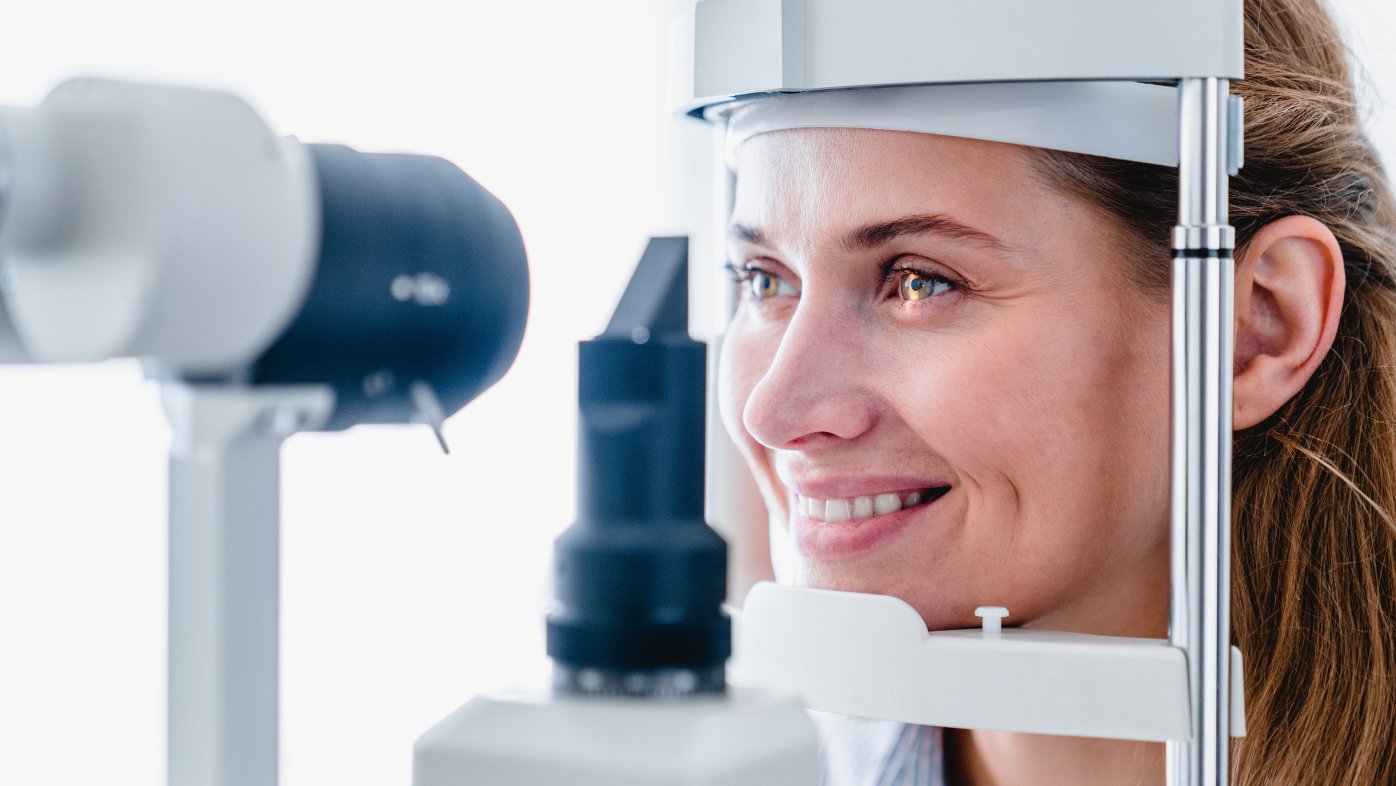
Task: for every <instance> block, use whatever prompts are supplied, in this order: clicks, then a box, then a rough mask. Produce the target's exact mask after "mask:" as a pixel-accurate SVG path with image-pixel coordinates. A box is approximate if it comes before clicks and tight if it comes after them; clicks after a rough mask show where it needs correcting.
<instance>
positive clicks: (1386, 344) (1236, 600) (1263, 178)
mask: <svg viewBox="0 0 1396 786" xmlns="http://www.w3.org/2000/svg"><path fill="white" fill-rule="evenodd" d="M1245 37H1246V79H1245V80H1244V81H1241V82H1238V83H1236V84H1234V85H1233V86H1232V90H1233V92H1234V93H1236V94H1238V95H1241V96H1243V97H1244V98H1245V102H1246V119H1245V146H1246V151H1245V152H1246V163H1245V167H1244V168H1243V169H1242V171H1241V174H1240V176H1239V177H1236V178H1233V179H1232V194H1231V216H1232V222H1233V223H1234V224H1235V226H1236V229H1237V244H1238V253H1237V256H1238V257H1240V256H1241V255H1242V254H1243V253H1244V249H1245V246H1246V244H1247V243H1248V242H1249V241H1250V239H1251V238H1253V237H1254V236H1255V233H1256V231H1257V230H1259V229H1260V228H1261V227H1262V226H1264V225H1265V224H1267V223H1268V222H1270V221H1273V220H1275V219H1277V218H1280V217H1283V216H1287V215H1296V214H1297V215H1307V216H1312V217H1314V218H1316V219H1318V220H1320V221H1322V222H1323V223H1324V224H1326V225H1327V226H1328V227H1329V228H1330V229H1331V230H1332V231H1333V234H1334V235H1335V236H1336V237H1337V239H1338V243H1339V246H1340V247H1341V249H1342V252H1343V264H1344V267H1345V273H1346V276H1347V295H1346V302H1345V304H1344V308H1343V312H1342V315H1341V319H1340V323H1339V327H1338V335H1337V339H1336V340H1335V342H1334V344H1333V349H1332V352H1331V353H1330V354H1329V356H1328V357H1327V358H1326V359H1325V360H1324V361H1323V363H1322V364H1321V365H1320V366H1319V368H1318V371H1317V372H1316V373H1315V374H1314V376H1313V378H1312V379H1311V380H1310V381H1309V383H1308V384H1307V385H1306V386H1305V388H1304V389H1303V390H1302V391H1301V392H1300V393H1299V395H1297V396H1295V398H1294V399H1292V400H1291V401H1289V402H1288V403H1287V404H1286V405H1285V406H1283V407H1281V408H1280V410H1279V411H1278V412H1276V413H1275V414H1274V416H1272V417H1271V418H1269V419H1268V420H1266V421H1265V422H1263V423H1260V424H1259V425H1256V426H1254V427H1252V428H1249V429H1246V430H1244V431H1241V432H1238V433H1237V434H1236V440H1235V449H1234V450H1235V452H1234V459H1233V461H1234V466H1233V482H1234V486H1233V503H1232V588H1231V596H1232V633H1233V637H1234V640H1235V642H1236V644H1237V645H1238V646H1239V647H1240V648H1241V651H1242V652H1243V653H1244V655H1245V659H1246V669H1245V676H1246V686H1245V688H1246V690H1245V695H1246V720H1247V726H1248V735H1247V736H1246V737H1245V738H1244V739H1241V740H1237V741H1235V742H1234V743H1233V746H1232V749H1233V753H1234V755H1233V758H1232V761H1233V773H1234V774H1233V782H1234V783H1236V784H1240V785H1243V786H1251V785H1253V784H1301V783H1302V784H1363V786H1367V785H1369V784H1396V519H1394V518H1393V511H1396V211H1393V203H1392V198H1391V194H1390V191H1389V188H1388V184H1387V181H1386V176H1385V173H1384V172H1383V170H1382V167H1381V164H1380V162H1379V160H1378V157H1377V154H1376V152H1375V150H1374V149H1373V148H1372V145H1371V143H1370V142H1369V141H1368V140H1367V138H1366V137H1365V136H1364V135H1363V133H1362V130H1361V126H1360V121H1359V115H1358V110H1357V106H1356V101H1355V99H1354V95H1353V86H1352V77H1351V71H1350V68H1349V63H1348V55H1347V51H1346V49H1345V48H1344V46H1343V43H1342V40H1341V37H1340V36H1339V34H1338V30H1337V27H1336V26H1335V25H1334V23H1333V20H1332V19H1331V17H1330V15H1329V13H1328V10H1327V8H1326V6H1325V5H1324V2H1323V0H1246V4H1245ZM1033 155H1034V156H1035V157H1036V163H1037V164H1038V166H1039V169H1040V170H1041V171H1042V172H1043V173H1044V174H1045V176H1046V178H1047V180H1048V181H1049V182H1051V183H1052V184H1053V185H1055V186H1057V187H1058V188H1061V189H1063V190H1064V191H1066V192H1067V193H1070V194H1072V195H1074V196H1076V197H1078V198H1081V199H1083V200H1085V201H1086V202H1088V203H1090V204H1093V205H1095V206H1097V207H1098V208H1101V209H1103V210H1104V211H1106V212H1107V213H1109V214H1110V215H1113V216H1114V217H1116V218H1117V219H1119V220H1121V221H1122V222H1123V223H1124V226H1125V227H1126V228H1127V229H1128V232H1127V233H1126V234H1127V235H1128V237H1127V238H1126V244H1127V248H1126V251H1127V252H1128V253H1130V254H1131V255H1132V256H1133V258H1134V259H1137V260H1140V264H1137V265H1135V266H1134V267H1133V268H1132V270H1131V273H1132V276H1133V277H1134V279H1135V280H1136V281H1137V282H1138V283H1139V284H1140V285H1141V286H1142V287H1144V288H1145V289H1147V290H1149V291H1152V292H1157V293H1159V294H1160V296H1163V297H1166V296H1167V295H1166V293H1167V292H1168V287H1169V272H1168V271H1169V264H1168V252H1167V248H1168V233H1169V229H1170V227H1171V225H1172V223H1173V220H1174V217H1175V215H1176V200H1177V173H1176V170H1172V169H1165V168H1161V167H1154V166H1148V165H1142V164H1132V163H1127V162H1119V161H1110V160H1106V159H1100V158H1094V157H1090V156H1081V155H1074V154H1067V153H1058V152H1051V151H1034V153H1033Z"/></svg>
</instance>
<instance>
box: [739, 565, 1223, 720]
mask: <svg viewBox="0 0 1396 786" xmlns="http://www.w3.org/2000/svg"><path fill="white" fill-rule="evenodd" d="M736 620H737V629H736V630H737V638H736V647H737V652H736V658H735V660H734V662H733V669H732V680H733V682H734V683H737V684H741V685H747V686H752V687H760V688H763V689H766V690H772V691H782V692H791V693H795V694H798V695H800V696H801V697H802V698H803V700H804V702H805V704H806V706H808V707H809V708H810V709H817V710H824V711H828V712H837V713H841V714H845V715H859V716H864V717H871V718H884V719H887V720H897V721H903V722H906V723H919V724H925V725H930V726H950V727H954V728H969V729H1000V730H1004V731H1021V732H1035V733H1040V734H1065V735H1071V736H1079V737H1107V738H1113V739H1132V740H1152V741H1156V742H1163V741H1167V740H1186V739H1188V738H1189V737H1190V736H1191V732H1190V729H1189V721H1188V695H1189V692H1188V673H1187V662H1186V657H1185V655H1184V653H1183V651H1182V650H1180V649H1178V648H1175V647H1172V646H1170V645H1169V644H1168V642H1167V641H1165V640H1162V639H1132V638H1118V637H1111V636H1090V635H1085V634H1079V633H1061V632H1056V631H1035V630H1021V629H1013V628H1006V629H1004V630H1003V631H1002V632H1001V633H995V632H992V631H987V632H986V631H983V630H955V631H936V632H927V631H926V626H925V623H924V622H923V621H922V620H921V616H920V615H919V614H917V613H916V610H915V609H913V608H912V607H911V606H909V605H907V604H906V603H905V602H903V601H901V600H898V599H897V598H892V597H887V596H884V595H864V594H858V593H851V592H832V591H828V590H817V589H805V588H796V587H784V586H780V585H777V584H772V583H769V582H766V583H761V584H758V585H756V587H754V588H753V589H752V591H751V593H750V594H749V595H748V596H747V600H746V604H745V605H744V607H743V608H742V611H741V614H740V616H738V617H737V618H736ZM1232 663H1233V669H1234V670H1235V671H1234V673H1233V684H1234V685H1236V686H1237V687H1236V690H1235V691H1234V692H1233V695H1232V697H1231V700H1232V719H1233V720H1232V733H1233V734H1234V735H1238V736H1239V735H1240V734H1244V730H1245V719H1244V716H1243V712H1242V707H1241V694H1240V684H1241V674H1240V656H1239V653H1234V654H1233V661H1232Z"/></svg>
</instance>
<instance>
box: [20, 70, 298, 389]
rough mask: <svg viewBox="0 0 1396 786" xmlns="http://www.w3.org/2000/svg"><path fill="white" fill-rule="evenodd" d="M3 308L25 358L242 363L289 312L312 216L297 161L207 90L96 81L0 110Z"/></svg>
mask: <svg viewBox="0 0 1396 786" xmlns="http://www.w3.org/2000/svg"><path fill="white" fill-rule="evenodd" d="M0 156H3V158H4V160H5V162H6V164H7V165H6V166H5V167H4V168H5V169H7V170H8V172H9V175H10V187H9V190H8V194H7V203H6V205H5V209H4V210H3V211H2V212H0V257H4V258H6V263H7V267H8V269H7V271H6V274H7V276H8V278H9V285H8V287H7V291H6V293H5V298H6V301H7V302H6V310H7V311H8V316H9V318H10V320H11V322H12V323H13V327H14V330H15V333H16V334H17V335H18V336H19V338H20V342H21V343H22V344H23V345H24V348H25V349H26V350H27V352H28V354H29V355H30V356H31V357H32V358H33V359H34V360H37V361H59V362H84V361H98V360H104V359H107V358H114V357H138V358H144V359H147V360H150V361H153V362H154V363H156V364H157V365H159V366H161V367H163V368H166V369H169V370H171V371H179V372H182V373H184V374H187V375H196V376H197V375H212V374H218V373H223V372H227V371H231V370H235V369H238V368H240V367H241V366H243V365H245V364H246V363H247V362H249V361H251V360H253V359H254V358H255V357H256V356H257V355H258V354H259V353H260V352H261V351H262V350H264V349H265V348H266V347H267V346H268V345H269V344H270V343H271V342H272V341H273V340H274V339H275V337H276V336H277V335H279V334H280V332H281V331H282V330H283V329H284V328H285V326H286V325H287V324H288V323H289V321H290V319H291V318H292V317H293V316H294V314H295V313H296V311H297V310H298V309H299V307H300V305H301V303H302V301H303V299H304V297H305V294H306V291H307V289H308V287H309V284H310V279H311V276H312V274H313V271H314V263H315V255H316V252H317V245H318V242H319V205H318V196H317V192H316V184H315V177H314V173H313V171H312V169H311V164H310V160H309V156H308V155H307V153H306V151H305V150H304V148H302V147H301V145H300V144H299V143H297V142H295V141H294V140H289V139H285V140H284V139H280V138H278V137H277V136H276V135H275V134H273V133H272V131H271V130H270V129H269V128H268V127H267V125H266V124H265V123H264V122H263V121H262V119H261V118H260V117H258V115H257V113H256V112H254V111H253V110H252V108H251V107H249V106H248V105H247V104H246V103H245V102H243V101H242V100H240V99H238V98H236V97H234V96H232V95H229V94H226V93H221V92H216V91H208V90H196V89H190V88H179V87H166V86H156V85H145V84H136V83H128V82H116V81H108V80H100V79H81V80H74V81H70V82H66V83H64V84H62V85H60V86H59V87H58V88H56V89H55V90H54V91H53V92H52V93H51V94H49V96H48V97H47V98H46V99H45V100H44V102H43V103H42V104H40V105H39V106H37V107H34V108H30V109H5V110H0Z"/></svg>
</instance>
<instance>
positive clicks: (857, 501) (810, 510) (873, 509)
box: [795, 491, 927, 523]
mask: <svg viewBox="0 0 1396 786" xmlns="http://www.w3.org/2000/svg"><path fill="white" fill-rule="evenodd" d="M926 496H927V495H926V494H924V493H922V492H920V491H912V492H908V493H907V494H906V495H905V496H903V495H901V494H893V493H886V494H877V495H875V496H869V497H854V498H852V499H816V498H814V497H806V496H803V495H800V494H796V495H795V507H796V509H798V510H799V511H800V512H801V513H803V514H805V515H806V516H809V517H810V518H812V519H818V520H819V521H830V522H835V523H837V522H840V521H850V520H852V519H866V518H870V517H872V516H886V515H887V514H889V513H896V512H897V511H899V510H901V509H902V508H909V507H911V506H912V505H919V504H921V501H922V500H923V499H925V498H926Z"/></svg>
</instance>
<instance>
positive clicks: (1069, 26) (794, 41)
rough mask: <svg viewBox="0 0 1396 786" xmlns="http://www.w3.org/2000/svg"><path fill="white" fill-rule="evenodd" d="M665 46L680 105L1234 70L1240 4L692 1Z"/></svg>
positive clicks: (1185, 0) (1238, 69)
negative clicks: (858, 90)
mask: <svg viewBox="0 0 1396 786" xmlns="http://www.w3.org/2000/svg"><path fill="white" fill-rule="evenodd" d="M1044 31H1051V33H1050V34H1045V33H1044ZM675 39H676V41H675V43H676V44H677V46H676V47H675V54H676V58H675V60H674V65H675V71H674V86H675V88H676V89H677V95H676V98H677V100H678V102H679V103H680V104H681V105H683V106H684V108H685V109H693V108H696V107H699V106H706V105H711V104H713V103H715V102H717V101H721V100H723V99H725V98H727V97H730V96H736V95H746V94H753V93H767V92H774V91H794V90H826V89H837V88H848V87H869V86H876V85H904V84H925V83H957V82H958V83H967V82H1017V81H1045V80H1056V81H1074V80H1098V79H1107V80H1135V81H1171V80H1176V79H1179V78H1183V77H1208V76H1211V77H1224V78H1229V79H1240V78H1241V77H1242V76H1243V66H1242V55H1243V52H1242V46H1241V4H1240V3H1235V2H1218V1H1217V0H1168V2H1162V1H1161V0H1072V1H1071V2H1069V3H1068V2H1057V3H1051V2H1041V0H993V2H964V0H862V2H857V3H853V2H848V0H702V2H699V3H698V4H697V6H696V7H695V8H694V9H693V10H692V12H691V13H690V14H689V15H688V16H687V17H685V18H684V19H683V20H681V21H680V23H679V25H678V27H677V30H676V33H675Z"/></svg>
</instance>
